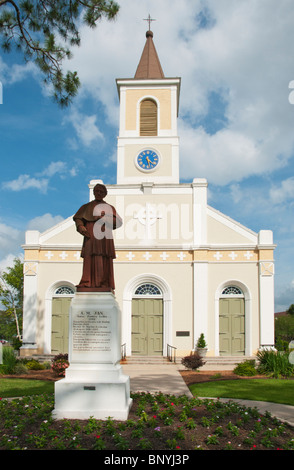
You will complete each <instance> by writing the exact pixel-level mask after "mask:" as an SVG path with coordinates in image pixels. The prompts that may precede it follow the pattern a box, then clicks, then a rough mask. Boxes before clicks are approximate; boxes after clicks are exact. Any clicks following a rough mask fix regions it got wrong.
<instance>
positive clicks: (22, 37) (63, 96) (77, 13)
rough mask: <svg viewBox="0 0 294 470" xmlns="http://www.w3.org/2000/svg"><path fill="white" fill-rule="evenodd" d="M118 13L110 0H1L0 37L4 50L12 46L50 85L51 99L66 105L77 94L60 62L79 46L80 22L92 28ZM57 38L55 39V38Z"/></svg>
mask: <svg viewBox="0 0 294 470" xmlns="http://www.w3.org/2000/svg"><path fill="white" fill-rule="evenodd" d="M118 10H119V6H118V4H117V3H116V2H115V1H113V0H57V1H56V0H22V1H16V0H15V1H13V0H0V36H1V39H2V48H3V50H4V51H6V52H9V51H11V49H12V47H13V46H15V47H16V49H17V50H19V51H21V52H22V53H23V56H24V59H25V61H33V62H35V64H37V66H38V67H39V68H40V70H41V71H42V73H43V75H44V81H45V83H46V84H48V85H49V84H51V85H53V90H54V91H53V97H54V99H55V100H56V101H57V102H58V103H59V104H60V105H61V106H68V104H69V103H70V102H71V100H72V98H73V97H74V96H75V95H76V94H77V92H78V88H79V86H80V81H79V78H78V75H77V72H70V71H68V72H67V73H66V74H64V72H63V70H62V63H63V61H64V60H65V59H68V58H70V57H71V51H70V47H72V46H79V45H80V34H79V29H78V28H79V25H80V24H81V20H82V21H83V22H84V23H85V24H86V25H88V26H89V27H91V28H94V27H95V26H96V24H97V22H98V21H99V20H100V19H101V18H103V17H105V18H106V19H108V20H112V19H114V18H115V16H116V15H117V13H118ZM57 38H58V39H57Z"/></svg>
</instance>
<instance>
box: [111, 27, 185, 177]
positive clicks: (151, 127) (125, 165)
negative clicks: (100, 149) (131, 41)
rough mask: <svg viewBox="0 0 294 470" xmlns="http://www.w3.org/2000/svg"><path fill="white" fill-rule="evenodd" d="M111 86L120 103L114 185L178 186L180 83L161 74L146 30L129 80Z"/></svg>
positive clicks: (121, 80)
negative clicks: (115, 88) (115, 90)
mask: <svg viewBox="0 0 294 470" xmlns="http://www.w3.org/2000/svg"><path fill="white" fill-rule="evenodd" d="M116 83H117V89H118V94H119V100H120V124H119V136H118V144H117V184H138V183H143V182H149V183H154V184H156V183H160V184H164V183H166V184H170V183H171V184H177V183H179V138H178V132H177V117H178V109H179V95H180V84H181V79H180V78H166V77H165V76H164V73H163V70H162V67H161V64H160V61H159V58H158V55H157V52H156V48H155V46H154V42H153V33H152V31H150V30H148V31H147V33H146V43H145V47H144V49H143V52H142V56H141V59H140V62H139V65H138V67H137V70H136V73H135V76H134V78H128V79H117V80H116Z"/></svg>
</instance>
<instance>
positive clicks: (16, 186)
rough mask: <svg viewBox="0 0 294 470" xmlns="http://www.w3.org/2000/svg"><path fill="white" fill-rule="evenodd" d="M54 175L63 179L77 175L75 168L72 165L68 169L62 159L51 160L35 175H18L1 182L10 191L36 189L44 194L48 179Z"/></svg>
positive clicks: (46, 189) (47, 186)
mask: <svg viewBox="0 0 294 470" xmlns="http://www.w3.org/2000/svg"><path fill="white" fill-rule="evenodd" d="M55 175H58V176H59V177H60V178H62V179H64V178H65V177H67V176H70V177H74V176H76V175H77V168H76V167H75V166H73V167H72V168H70V169H68V166H67V163H65V162H62V161H57V162H51V163H50V164H49V165H48V167H47V168H45V169H44V170H43V171H41V172H39V173H36V175H35V176H30V175H27V174H24V175H19V176H18V177H17V178H16V179H14V180H11V181H6V182H4V183H2V188H3V189H8V190H11V191H23V190H26V189H37V190H38V191H40V192H41V193H43V194H46V193H47V191H48V188H49V183H50V179H51V178H53V177H54V176H55Z"/></svg>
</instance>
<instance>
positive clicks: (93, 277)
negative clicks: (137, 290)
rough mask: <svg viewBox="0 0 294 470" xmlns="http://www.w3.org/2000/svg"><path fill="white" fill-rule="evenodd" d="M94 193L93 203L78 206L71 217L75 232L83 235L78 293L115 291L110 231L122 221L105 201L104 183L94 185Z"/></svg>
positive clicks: (113, 256)
mask: <svg viewBox="0 0 294 470" xmlns="http://www.w3.org/2000/svg"><path fill="white" fill-rule="evenodd" d="M93 193H94V196H95V200H93V201H91V202H89V203H87V204H84V205H83V206H82V207H80V209H79V210H78V211H77V213H76V214H75V215H74V217H73V219H74V221H75V223H76V228H77V231H78V232H79V233H80V234H81V235H83V236H84V242H83V246H82V251H81V257H82V258H83V259H84V262H83V274H82V278H81V280H80V283H79V285H78V286H77V292H108V291H113V290H114V288H115V283H114V275H113V259H114V258H115V257H116V256H115V248H114V242H113V234H112V230H114V229H116V228H118V227H120V226H121V225H122V219H121V218H120V216H119V215H118V214H117V212H116V210H115V208H114V207H113V206H111V205H110V204H107V203H106V202H105V201H104V198H105V196H106V195H107V189H106V187H105V186H104V185H103V184H96V186H95V187H94V189H93Z"/></svg>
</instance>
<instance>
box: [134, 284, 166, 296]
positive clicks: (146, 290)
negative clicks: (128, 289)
mask: <svg viewBox="0 0 294 470" xmlns="http://www.w3.org/2000/svg"><path fill="white" fill-rule="evenodd" d="M135 295H143V296H146V295H158V296H162V292H161V290H160V289H159V288H158V287H157V286H155V285H154V284H149V283H148V284H141V285H140V286H139V287H137V289H136V291H135Z"/></svg>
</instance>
